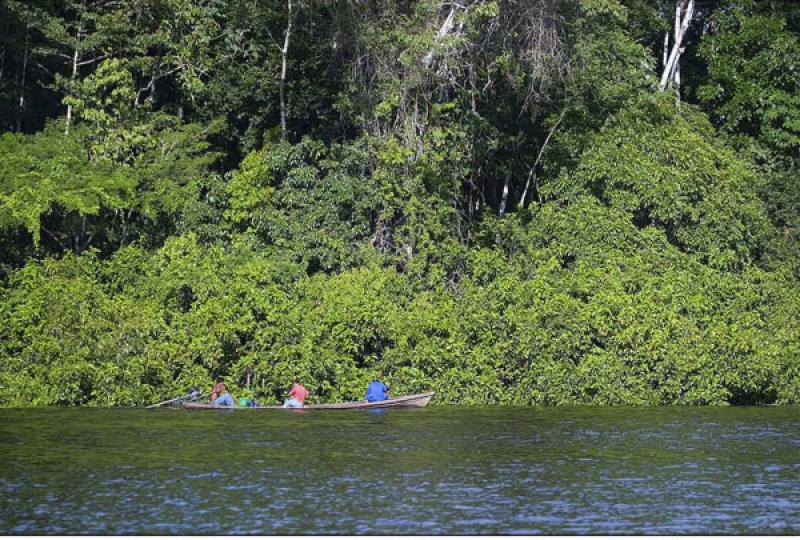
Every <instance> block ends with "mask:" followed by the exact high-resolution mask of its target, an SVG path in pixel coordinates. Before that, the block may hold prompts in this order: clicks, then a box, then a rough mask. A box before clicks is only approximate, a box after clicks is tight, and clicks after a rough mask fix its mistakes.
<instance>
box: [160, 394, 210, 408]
mask: <svg viewBox="0 0 800 540" xmlns="http://www.w3.org/2000/svg"><path fill="white" fill-rule="evenodd" d="M207 395H208V393H205V394H201V393H199V392H198V391H197V390H192V391H191V392H190V393H188V394H186V395H185V396H180V397H176V398H172V399H168V400H167V401H162V402H161V403H155V404H153V405H148V406H147V407H146V408H148V409H153V408H155V407H160V406H162V405H167V404H169V403H175V402H176V401H183V400H184V399H189V398H193V399H200V398H203V397H206V396H207Z"/></svg>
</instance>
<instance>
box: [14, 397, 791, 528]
mask: <svg viewBox="0 0 800 540" xmlns="http://www.w3.org/2000/svg"><path fill="white" fill-rule="evenodd" d="M0 533H3V534H51V533H61V534H74V533H86V534H191V535H198V534H280V535H284V534H325V533H328V534H380V535H388V534H625V533H637V534H690V533H693V534H712V533H713V534H800V408H798V407H764V408H755V407H752V408H751V407H727V408H637V409H634V408H511V407H480V408H462V407H433V406H432V407H428V408H426V409H418V410H387V411H383V412H380V411H379V412H369V411H305V412H295V411H283V410H272V411H252V410H244V411H225V412H221V411H187V410H158V411H146V410H137V409H97V410H93V409H28V410H8V409H6V410H0Z"/></svg>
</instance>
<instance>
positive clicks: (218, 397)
mask: <svg viewBox="0 0 800 540" xmlns="http://www.w3.org/2000/svg"><path fill="white" fill-rule="evenodd" d="M209 401H210V402H211V404H212V405H218V406H220V407H233V397H232V396H231V394H230V393H229V392H228V389H227V388H225V382H224V380H223V379H222V377H217V384H215V385H214V388H212V389H211V397H210V398H209Z"/></svg>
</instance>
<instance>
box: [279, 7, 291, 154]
mask: <svg viewBox="0 0 800 540" xmlns="http://www.w3.org/2000/svg"><path fill="white" fill-rule="evenodd" d="M286 10H287V22H286V33H285V34H284V36H283V47H282V48H281V84H280V108H281V137H283V139H284V140H286V133H287V130H286V116H287V113H286V67H287V64H288V61H289V39H290V37H291V35H292V0H287V1H286Z"/></svg>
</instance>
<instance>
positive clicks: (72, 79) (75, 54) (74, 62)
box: [64, 23, 83, 135]
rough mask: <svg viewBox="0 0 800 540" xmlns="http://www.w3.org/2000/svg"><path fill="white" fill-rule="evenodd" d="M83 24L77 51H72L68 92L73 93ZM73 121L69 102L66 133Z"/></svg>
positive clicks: (77, 38) (76, 44) (79, 29)
mask: <svg viewBox="0 0 800 540" xmlns="http://www.w3.org/2000/svg"><path fill="white" fill-rule="evenodd" d="M82 28H83V25H82V24H81V23H78V32H77V33H76V35H75V51H74V52H73V53H72V76H71V77H70V80H69V83H70V89H69V90H68V94H72V87H73V86H74V85H75V79H77V78H78V59H79V57H78V55H79V48H80V43H81V31H82ZM71 121H72V105H71V104H69V103H67V118H66V127H65V128H64V135H69V124H70V122H71Z"/></svg>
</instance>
